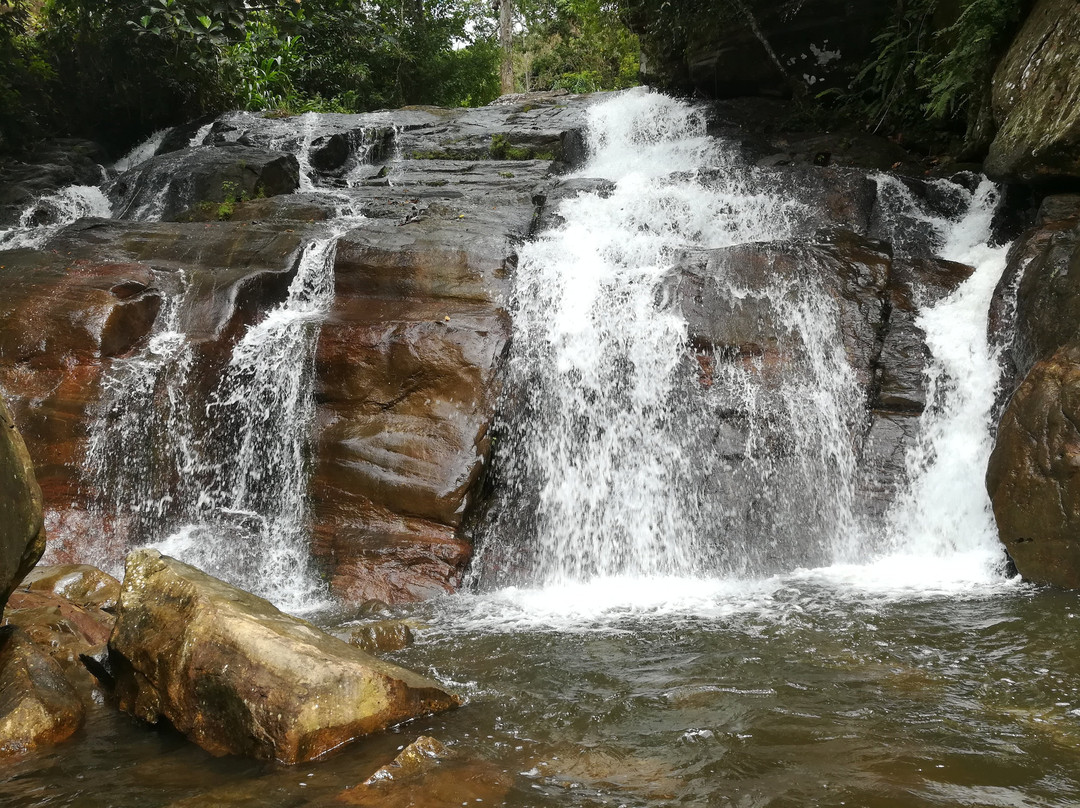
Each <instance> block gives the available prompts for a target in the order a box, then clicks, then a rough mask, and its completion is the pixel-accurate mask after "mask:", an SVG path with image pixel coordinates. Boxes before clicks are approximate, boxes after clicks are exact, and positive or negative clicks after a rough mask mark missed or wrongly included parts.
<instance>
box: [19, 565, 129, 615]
mask: <svg viewBox="0 0 1080 808" xmlns="http://www.w3.org/2000/svg"><path fill="white" fill-rule="evenodd" d="M22 589H25V590H26V591H27V592H37V593H41V594H44V595H56V596H57V597H61V598H63V599H64V600H66V601H68V602H70V603H73V604H75V605H76V606H81V607H82V608H84V609H95V610H101V611H106V612H112V611H115V609H116V604H117V602H118V601H119V600H120V582H119V581H118V580H116V579H115V578H113V577H112V576H111V575H109V573H107V572H103V571H102V570H99V569H98V568H97V567H91V566H90V565H89V564H59V565H56V566H51V567H42V566H39V567H35V568H34V569H32V570H31V571H30V574H29V575H27V576H26V577H25V578H24V579H23V582H22Z"/></svg>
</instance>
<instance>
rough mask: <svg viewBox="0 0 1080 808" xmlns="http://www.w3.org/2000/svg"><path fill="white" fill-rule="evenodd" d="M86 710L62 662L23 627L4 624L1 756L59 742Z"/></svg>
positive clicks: (1, 633)
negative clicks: (51, 655)
mask: <svg viewBox="0 0 1080 808" xmlns="http://www.w3.org/2000/svg"><path fill="white" fill-rule="evenodd" d="M84 714H85V708H84V707H83V703H82V702H81V701H80V700H79V697H78V695H77V694H76V693H75V690H74V688H73V687H72V686H71V683H70V682H68V680H67V679H66V678H65V677H64V672H63V671H62V670H61V669H60V666H59V665H58V664H57V663H56V662H55V661H53V660H52V659H51V658H50V657H49V655H48V654H46V653H45V652H44V651H42V650H41V649H40V648H38V647H37V646H36V645H35V644H34V643H33V642H32V641H31V640H30V638H29V637H28V636H27V635H26V633H25V632H23V631H22V629H19V628H17V627H15V626H4V627H2V628H0V756H6V755H15V754H22V753H25V752H28V751H31V750H33V749H36V748H38V747H41V746H48V745H51V744H55V743H59V742H60V741H63V740H65V739H67V738H69V737H70V736H71V735H72V733H74V732H75V731H76V730H77V729H78V728H79V727H80V726H82V722H83V717H84Z"/></svg>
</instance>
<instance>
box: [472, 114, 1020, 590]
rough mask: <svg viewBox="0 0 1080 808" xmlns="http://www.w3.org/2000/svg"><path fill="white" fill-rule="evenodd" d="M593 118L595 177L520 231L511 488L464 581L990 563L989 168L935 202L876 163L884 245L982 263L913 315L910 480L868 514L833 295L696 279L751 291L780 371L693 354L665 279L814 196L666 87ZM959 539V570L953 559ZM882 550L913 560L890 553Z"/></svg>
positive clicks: (703, 577)
mask: <svg viewBox="0 0 1080 808" xmlns="http://www.w3.org/2000/svg"><path fill="white" fill-rule="evenodd" d="M589 138H590V149H591V151H590V160H589V163H588V164H587V165H586V166H585V167H584V168H583V169H582V170H581V171H580V172H579V176H580V177H582V178H586V177H587V178H602V179H605V180H608V181H609V182H610V184H608V185H603V186H599V187H595V188H594V189H593V190H590V191H586V192H582V193H579V194H578V195H577V196H576V197H573V198H567V199H565V200H563V201H562V202H561V203H560V204H559V207H558V209H557V211H556V213H557V215H558V217H559V218H560V219H562V220H565V224H563V225H561V226H559V227H558V228H557V229H553V230H549V231H547V232H544V233H542V234H541V235H540V237H539V238H537V239H536V240H535V241H534V242H532V243H530V244H527V245H525V246H524V247H523V248H522V250H521V252H520V264H519V270H518V277H517V286H516V291H515V295H514V322H515V335H514V342H513V347H512V354H511V361H510V374H509V375H510V378H509V382H508V387H509V392H508V394H507V402H508V405H507V406H508V410H509V413H510V414H509V416H508V417H507V421H506V423H504V424H503V428H502V433H501V435H500V438H499V441H498V444H497V451H498V453H499V454H498V459H497V463H498V464H499V465H498V467H499V469H500V479H501V480H503V481H504V484H505V485H506V486H507V487H508V489H509V490H510V492H511V493H509V494H507V495H506V496H505V497H504V498H503V499H502V500H501V501H500V505H499V513H498V515H497V516H496V518H495V520H494V522H493V524H492V525H489V526H487V527H486V528H485V539H486V541H485V542H484V544H483V545H482V547H481V549H480V551H479V554H478V558H477V561H476V563H475V565H474V581H475V583H476V584H477V585H478V586H479V588H480V589H481V590H492V589H497V588H498V587H500V586H506V585H508V584H511V585H527V586H530V587H534V586H541V587H547V588H549V589H550V590H551V591H553V592H559V591H561V592H562V594H556V595H555V597H557V598H561V599H562V602H563V603H564V605H566V606H569V608H571V609H578V608H580V606H581V600H585V599H588V598H590V597H597V598H600V599H603V598H606V597H610V598H612V599H613V600H614V601H615V602H618V603H654V605H655V602H657V597H660V598H661V600H662V599H663V597H662V596H658V595H657V594H656V593H657V591H658V590H664V591H665V592H667V593H668V594H669V595H673V596H674V597H675V598H676V599H678V597H680V596H682V595H685V594H687V593H688V592H693V593H695V595H694V596H695V597H696V596H697V595H698V594H701V593H702V592H705V591H707V592H711V593H713V594H714V595H715V593H716V591H717V590H716V586H720V587H721V590H723V588H724V586H725V584H723V582H724V581H736V580H747V579H761V578H762V577H763V576H771V575H776V574H790V573H792V572H793V571H795V570H796V569H797V568H800V567H804V568H805V567H816V568H818V569H819V570H820V571H819V572H817V573H815V575H817V576H824V577H825V578H831V579H842V580H845V581H849V582H850V581H853V580H854V579H856V578H858V575H857V574H856V573H854V572H853V570H854V568H853V567H852V566H851V565H852V564H859V565H863V566H861V567H859V569H866V570H867V571H868V572H867V574H866V575H865V576H864V580H863V581H862V583H866V584H868V585H871V582H872V581H875V580H876V581H877V582H878V583H881V584H883V585H886V586H892V585H897V584H898V585H901V586H904V585H908V586H916V587H917V586H919V580H920V578H919V575H920V573H919V572H918V568H919V565H920V564H922V565H925V563H926V559H927V557H934V558H937V559H938V560H939V561H940V560H941V559H943V558H945V557H948V558H954V557H958V556H959V555H964V554H965V553H966V554H967V555H966V556H965V561H964V562H960V561H958V562H957V569H953V570H951V573H954V575H953V578H952V579H950V580H953V581H955V582H956V583H958V584H959V585H966V584H967V583H970V582H972V581H973V580H974V579H976V578H977V579H979V580H980V581H983V582H989V581H991V580H997V573H996V572H995V568H996V565H997V562H998V561H999V560H1000V550H998V549H997V547H996V542H995V540H994V539H993V534H992V525H991V524H990V523H989V522H988V519H989V517H988V513H989V511H988V505H987V502H986V496H985V493H984V492H983V489H982V469H983V468H985V461H986V456H987V453H988V451H989V448H988V447H989V431H988V430H989V408H990V406H991V404H992V401H993V393H994V388H995V386H996V384H997V377H998V372H997V366H996V363H995V361H994V357H993V356H992V355H991V354H990V353H989V352H988V349H987V348H986V338H985V324H986V309H987V306H988V304H989V295H990V293H991V292H992V290H993V288H994V284H995V283H996V280H997V278H998V276H999V275H1000V272H1001V268H1002V266H1003V263H1004V249H1003V248H991V247H987V246H986V242H987V240H988V238H989V233H990V219H991V217H992V214H993V210H994V206H995V203H996V199H997V197H996V192H995V190H994V188H993V186H992V185H991V184H989V183H985V182H984V183H983V184H982V185H981V186H980V187H979V188H978V190H977V191H975V192H974V193H970V192H967V191H964V189H963V188H961V187H960V186H957V185H954V184H951V183H942V187H941V188H940V189H937V191H938V192H939V193H940V194H941V195H942V196H943V197H947V198H948V199H950V200H952V201H953V202H955V203H956V204H955V205H954V207H955V208H956V210H957V215H955V216H943V215H938V216H937V217H936V218H935V217H934V216H933V215H930V214H927V213H924V212H923V211H922V210H921V209H920V208H919V206H918V203H917V201H916V200H915V198H914V197H913V196H912V195H911V194H910V193H909V192H907V191H906V189H904V186H903V185H901V184H899V183H898V181H895V180H889V179H888V178H881V179H879V183H880V184H881V185H882V189H881V191H880V194H879V196H880V199H879V207H880V208H881V211H883V213H879V216H885V218H887V219H889V221H888V222H885V223H879V226H886V227H891V231H892V232H891V233H890V235H892V236H894V237H895V239H896V248H897V250H898V251H900V252H903V251H904V250H905V249H907V247H908V245H915V244H916V243H917V242H918V241H919V240H920V239H921V240H922V243H923V244H925V243H926V242H927V240H928V236H927V234H929V240H931V241H932V240H935V239H936V240H937V241H938V242H939V244H938V249H937V252H938V254H939V255H940V256H941V257H943V258H946V259H949V260H955V261H963V262H968V263H971V264H973V265H974V266H976V268H977V271H976V272H975V274H974V275H973V276H972V278H971V279H970V280H969V281H967V282H966V283H964V284H963V285H962V286H961V287H960V288H959V289H958V290H957V291H956V292H955V293H954V294H953V295H952V296H950V297H949V298H948V299H946V300H944V301H942V302H941V303H940V304H938V305H937V306H936V307H933V308H928V309H926V310H924V311H922V312H921V313H920V315H919V319H918V324H919V326H920V327H922V328H923V329H924V330H925V331H926V332H927V335H928V337H927V342H928V345H929V347H930V349H931V350H932V351H933V353H934V359H933V362H932V365H931V368H930V370H929V374H930V387H931V391H930V401H931V405H930V406H929V407H928V408H927V411H926V413H925V414H924V416H923V418H922V420H921V421H920V427H919V438H918V440H917V441H916V445H915V446H914V448H913V449H912V450H911V453H910V457H909V458H908V469H909V471H908V474H909V484H908V487H907V489H906V490H905V491H904V492H902V494H901V495H900V496H899V497H898V499H897V501H896V502H894V503H893V505H892V507H891V508H890V509H889V512H888V514H887V516H886V517H885V518H884V519H882V518H880V517H874V518H871V517H870V516H868V515H867V514H865V513H862V512H861V511H860V508H859V503H858V496H859V493H858V484H857V474H858V470H857V464H858V457H857V451H856V448H855V446H854V442H853V438H852V435H853V434H856V435H857V434H859V433H860V432H861V430H862V429H863V427H862V425H863V424H864V423H865V421H866V419H867V418H868V413H867V411H866V406H867V405H866V392H865V390H864V389H863V388H862V387H860V385H859V382H858V380H857V378H856V373H855V371H854V369H853V368H852V366H851V364H850V361H849V358H848V357H847V355H846V354H845V351H844V347H843V342H842V339H841V334H840V326H839V325H838V322H839V317H838V312H837V308H836V306H837V303H836V301H835V299H834V298H833V296H830V295H829V294H828V293H827V291H826V290H825V289H824V288H822V287H821V286H820V284H819V283H818V281H817V280H816V279H815V278H814V277H813V276H812V275H802V276H798V277H784V276H779V275H778V276H776V277H775V278H772V279H771V280H769V281H768V282H767V283H765V284H764V287H760V286H759V287H756V288H753V289H750V288H743V287H742V286H740V283H739V281H738V280H737V278H735V277H729V276H728V275H727V274H725V272H724V271H723V267H722V266H721V267H720V268H719V269H716V270H715V271H714V273H713V275H712V276H710V277H708V278H707V279H706V281H705V282H706V283H707V284H711V285H712V288H717V289H719V290H720V291H721V293H722V294H723V295H725V296H726V298H727V299H728V300H730V301H732V303H731V305H732V306H734V307H738V306H740V305H742V304H743V303H744V302H745V301H747V300H748V299H749V298H753V297H758V298H762V299H764V302H765V304H766V307H767V308H768V309H769V310H770V312H771V316H772V317H775V318H776V320H777V321H778V324H779V325H778V327H777V330H778V333H779V337H778V345H777V346H775V355H776V356H779V357H780V358H781V360H782V361H784V362H786V363H788V364H787V366H786V368H785V370H784V371H783V374H782V378H781V380H780V381H779V382H777V381H776V380H775V379H773V380H771V381H770V372H771V371H770V365H769V363H770V361H771V360H770V358H769V356H766V357H764V358H762V357H760V356H756V357H755V356H749V357H736V358H735V361H727V360H730V359H731V357H726V358H725V361H720V360H719V358H717V360H716V361H715V362H714V361H713V359H712V358H711V357H699V360H700V361H702V362H703V363H704V362H708V363H709V364H708V366H707V368H706V365H705V364H702V366H701V368H698V367H695V366H693V364H692V363H691V362H689V361H688V360H687V353H688V350H687V348H688V346H687V340H688V331H687V322H686V320H685V318H684V316H683V315H682V313H681V312H680V311H679V310H678V306H677V305H675V304H674V302H673V300H672V296H671V294H670V290H671V288H672V284H671V279H672V276H673V275H678V273H679V272H680V263H683V264H685V263H686V260H687V259H686V256H687V255H688V254H689V255H691V256H692V255H694V254H696V253H700V252H701V251H703V250H704V251H708V250H717V249H719V248H724V247H728V246H731V245H741V244H749V243H751V242H772V243H777V244H784V243H786V240H790V239H791V238H792V237H794V236H796V235H800V236H803V235H805V234H806V231H807V230H808V228H809V227H810V225H811V224H812V222H813V215H812V209H813V207H814V205H815V204H816V203H815V200H814V199H813V198H812V197H809V196H806V195H805V194H801V193H800V192H799V189H797V188H796V189H794V190H793V189H791V188H778V187H776V185H775V182H774V181H773V180H772V179H771V178H769V177H766V176H765V175H763V174H761V173H760V172H759V171H757V170H755V169H753V168H751V167H750V166H748V165H746V164H745V163H743V162H742V161H741V160H740V159H739V158H738V156H737V155H736V153H735V150H734V149H733V148H731V147H727V146H725V145H724V144H722V143H717V142H716V141H715V140H712V139H710V138H708V137H706V136H705V121H704V119H703V117H702V115H701V113H700V112H699V111H697V110H695V109H694V108H692V107H690V106H688V105H686V104H683V103H680V102H677V101H674V100H672V99H669V98H666V97H664V96H661V95H656V94H649V93H643V92H631V93H627V94H624V95H622V96H620V97H618V98H616V99H613V100H610V101H607V102H605V103H602V104H599V105H597V106H596V107H594V108H592V110H591V115H590V119H589ZM890 183H894V184H895V187H894V186H893V185H892V184H890ZM905 194H906V196H905ZM954 198H955V199H954ZM901 219H903V222H902V224H903V225H904V229H901V226H900V225H901V222H900V220H901ZM709 267H710V271H712V269H711V268H712V265H711V264H709ZM961 317H963V319H964V325H963V326H958V325H956V323H957V322H958V321H959V320H960V318H961ZM792 359H793V360H794V361H789V360H792ZM706 369H707V371H708V377H709V378H708V383H707V385H704V386H705V387H707V389H706V390H702V389H701V388H702V386H703V385H702V384H698V383H697V377H698V376H700V375H703V373H702V371H704V370H706ZM725 430H726V432H725ZM961 447H962V448H961ZM946 480H948V481H949V484H948V485H946V483H945V481H946ZM961 489H962V490H961ZM971 553H975V554H976V555H977V556H978V560H977V561H976V563H975V565H974V567H975V569H974V570H971V569H968V570H966V571H964V570H959V567H960V566H962V563H966V562H968V561H970V556H971ZM898 558H903V559H906V560H907V561H908V562H909V571H910V572H911V575H909V576H906V577H905V576H904V575H902V574H896V573H897V571H898V570H900V569H901V568H903V566H904V565H902V564H898V562H897V559H898ZM914 559H919V560H914ZM866 565H870V566H869V567H867V566H866ZM875 565H876V566H875ZM946 566H947V565H946ZM886 568H888V569H889V574H888V575H882V576H876V573H875V572H874V570H875V569H876V570H878V571H879V572H881V571H883V570H885V569H886ZM939 568H940V565H939ZM958 570H959V571H958ZM944 577H946V578H947V577H949V576H948V575H945V576H944ZM883 578H888V580H887V581H885V580H883ZM707 580H711V581H713V584H705V581H707ZM694 581H697V582H699V583H694ZM665 582H667V583H665ZM702 585H704V587H705V588H704V589H702ZM567 586H569V587H571V588H573V589H574V592H575V595H574V596H572V597H567V596H566V592H565V587H567ZM646 593H648V594H646ZM711 596H712V595H710V596H709V597H711ZM529 597H530V598H532V596H529ZM541 600H544V598H543V597H541ZM547 600H550V597H548V598H547ZM571 603H572V604H573V605H570V604H571ZM550 605H551V604H548V606H550ZM548 606H545V607H539V608H540V610H541V611H542V610H543V609H546V608H548ZM528 608H530V609H537V608H538V605H537V601H536V600H530V601H529V607H528ZM556 610H557V609H556Z"/></svg>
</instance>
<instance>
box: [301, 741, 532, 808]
mask: <svg viewBox="0 0 1080 808" xmlns="http://www.w3.org/2000/svg"><path fill="white" fill-rule="evenodd" d="M512 785H513V777H512V776H511V775H510V774H508V773H507V772H505V771H503V770H502V769H500V768H498V767H497V766H495V765H494V764H491V763H488V762H486V761H478V760H469V759H466V758H463V757H462V756H460V755H458V754H456V753H455V752H454V751H452V750H450V749H448V748H447V747H446V746H444V745H443V744H442V743H440V742H439V741H437V740H435V739H434V738H430V737H428V736H426V735H421V736H420V737H419V738H417V739H416V740H415V741H414V742H413V743H411V744H409V745H408V746H407V747H405V749H404V750H403V751H402V752H401V754H400V755H398V756H397V757H396V758H394V760H393V762H391V763H389V764H387V765H386V766H383V767H382V768H381V769H379V770H378V771H376V772H375V773H374V774H373V775H371V777H369V778H368V779H367V780H365V781H364V782H363V783H361V784H360V785H358V786H354V787H352V788H348V789H346V790H345V791H343V792H341V793H340V794H338V795H337V796H336V797H334V798H333V800H331V801H328V802H320V803H317V805H319V806H322V808H327V807H328V806H331V805H363V806H370V808H457V806H460V805H466V804H468V805H479V804H484V805H501V804H502V802H503V800H504V799H505V798H506V795H507V794H508V793H509V791H510V787H511V786H512Z"/></svg>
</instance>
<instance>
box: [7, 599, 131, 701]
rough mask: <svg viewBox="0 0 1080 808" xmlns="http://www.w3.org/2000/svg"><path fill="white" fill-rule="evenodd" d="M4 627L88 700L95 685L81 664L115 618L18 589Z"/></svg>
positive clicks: (102, 641) (102, 642)
mask: <svg viewBox="0 0 1080 808" xmlns="http://www.w3.org/2000/svg"><path fill="white" fill-rule="evenodd" d="M4 620H5V622H6V623H7V624H10V625H13V626H18V627H19V628H20V629H22V630H23V631H25V632H26V634H27V636H28V637H29V638H30V639H31V640H33V642H34V643H36V644H37V646H38V647H39V648H41V649H42V650H44V651H45V652H47V653H48V654H49V656H51V657H52V658H53V659H54V660H56V662H57V663H59V665H60V667H61V668H62V669H63V671H64V673H65V674H66V675H67V677H68V679H69V681H71V683H72V684H73V685H75V686H76V687H77V688H78V689H79V691H80V692H82V693H85V694H87V696H88V697H90V696H91V695H92V692H93V691H94V690H95V689H96V687H97V683H96V681H95V679H94V677H93V676H92V675H91V672H90V671H88V670H87V667H86V665H85V664H84V662H83V659H82V657H83V656H93V655H94V654H95V653H97V651H98V650H99V649H100V648H102V647H104V645H105V643H106V642H107V641H108V639H109V634H110V632H111V631H112V627H113V624H114V623H115V622H116V618H115V617H113V615H111V614H109V613H108V612H104V611H102V610H101V609H98V608H95V607H94V606H92V605H87V606H86V607H83V606H79V605H77V604H75V603H72V602H71V601H68V600H66V599H65V598H63V597H62V596H60V595H57V594H55V593H53V592H46V591H37V592H34V591H28V590H27V589H26V588H20V589H18V590H16V592H15V593H14V594H13V595H12V596H11V599H10V600H9V601H8V609H7V611H6V612H5V614H4Z"/></svg>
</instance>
